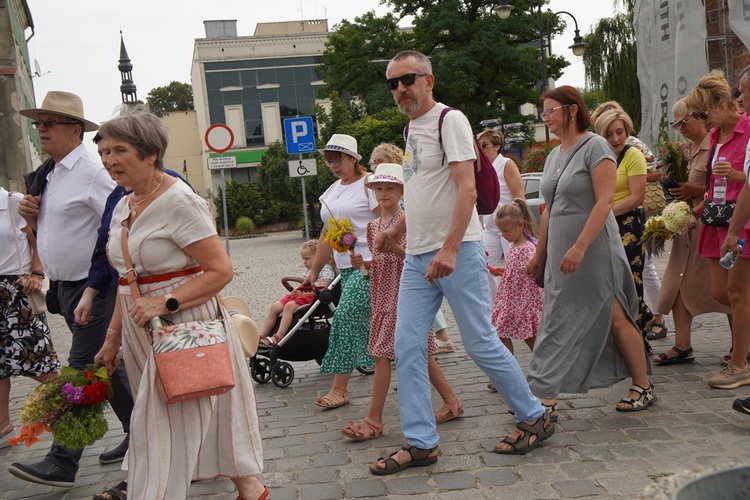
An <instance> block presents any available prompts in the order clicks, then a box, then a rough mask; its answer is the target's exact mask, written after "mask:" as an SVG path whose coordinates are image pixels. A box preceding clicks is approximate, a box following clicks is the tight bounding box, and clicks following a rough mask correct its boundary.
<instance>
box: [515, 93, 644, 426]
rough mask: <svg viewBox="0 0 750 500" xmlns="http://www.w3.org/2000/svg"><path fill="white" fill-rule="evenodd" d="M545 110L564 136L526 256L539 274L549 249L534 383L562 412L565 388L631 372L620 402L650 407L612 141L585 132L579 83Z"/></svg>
mask: <svg viewBox="0 0 750 500" xmlns="http://www.w3.org/2000/svg"><path fill="white" fill-rule="evenodd" d="M542 116H543V117H544V121H545V123H546V124H547V126H548V127H549V129H550V132H552V133H553V134H555V135H557V136H558V137H559V138H560V139H561V141H562V144H561V145H560V146H558V147H557V148H555V149H554V150H553V151H552V153H550V155H549V157H548V158H547V160H546V162H545V164H544V175H543V177H542V194H543V195H544V199H545V200H547V210H546V211H545V212H544V214H543V215H542V221H541V233H540V238H539V242H538V246H537V250H536V254H535V255H534V257H532V259H531V260H530V261H529V262H528V263H527V264H526V272H527V273H528V274H530V275H535V274H536V272H537V270H538V269H539V268H540V265H541V262H542V261H543V259H544V257H545V256H546V258H547V265H546V270H545V273H544V309H543V313H542V321H541V324H540V325H539V333H538V335H537V341H536V345H535V347H534V353H533V356H532V358H531V364H530V365H529V386H530V387H531V390H532V392H533V393H534V394H535V395H536V396H538V397H539V398H540V399H541V401H542V403H543V404H544V405H545V406H546V407H547V408H549V409H550V411H551V416H552V417H553V418H556V417H557V396H558V394H560V393H561V392H565V393H580V392H586V391H587V390H588V389H590V388H596V387H607V386H610V385H612V384H614V383H615V382H617V381H619V380H622V379H624V378H627V377H628V376H630V377H631V379H632V386H631V387H630V392H629V393H628V395H627V397H625V398H623V399H622V400H621V401H620V402H619V403H618V404H617V406H616V409H617V410H618V411H640V410H644V409H646V408H648V407H649V406H650V405H651V404H652V403H653V402H654V401H656V396H655V395H654V386H653V384H651V382H650V380H649V377H648V369H649V364H648V359H647V358H646V352H645V350H644V347H643V342H642V340H641V335H640V331H639V330H638V327H637V326H636V323H635V318H636V316H637V314H638V296H637V295H636V291H635V284H634V282H633V275H632V274H631V273H630V266H629V265H628V261H627V258H626V257H625V250H624V249H623V246H622V241H621V240H620V233H619V231H618V229H617V222H615V216H614V214H613V213H612V206H613V205H614V196H615V177H616V172H617V167H616V165H615V159H614V157H613V154H612V148H611V147H610V146H609V144H608V143H607V142H606V141H605V140H604V138H602V137H599V136H597V135H595V134H591V133H588V132H587V129H588V128H589V126H590V124H591V123H590V118H589V113H588V110H587V109H586V105H585V104H584V103H583V99H582V98H581V95H580V94H579V93H578V91H577V90H576V89H575V88H573V87H570V86H567V85H565V86H562V87H558V88H556V89H552V90H550V91H548V92H546V93H545V94H544V113H543V114H542ZM568 163H569V164H568ZM558 180H559V182H558ZM553 198H554V199H553ZM610 332H611V335H610Z"/></svg>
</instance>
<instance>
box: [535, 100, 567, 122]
mask: <svg viewBox="0 0 750 500" xmlns="http://www.w3.org/2000/svg"><path fill="white" fill-rule="evenodd" d="M566 106H567V104H561V105H559V106H555V107H554V108H549V109H547V110H544V111H542V112H541V113H539V117H540V118H541V119H542V120H549V119H550V118H551V117H552V114H553V113H554V112H555V111H557V110H558V109H560V108H564V107H566Z"/></svg>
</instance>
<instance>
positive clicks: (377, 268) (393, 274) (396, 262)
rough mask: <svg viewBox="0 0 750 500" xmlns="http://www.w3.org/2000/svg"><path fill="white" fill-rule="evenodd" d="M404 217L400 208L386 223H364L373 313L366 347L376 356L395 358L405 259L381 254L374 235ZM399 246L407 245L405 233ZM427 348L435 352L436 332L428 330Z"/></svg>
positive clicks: (376, 221)
mask: <svg viewBox="0 0 750 500" xmlns="http://www.w3.org/2000/svg"><path fill="white" fill-rule="evenodd" d="M403 217H404V212H403V210H401V211H399V213H398V214H396V216H395V217H394V218H393V219H392V220H390V221H388V222H386V223H381V222H380V220H379V219H374V220H371V221H370V222H368V223H367V244H368V245H369V247H370V252H372V264H371V265H370V296H371V300H372V312H371V314H370V341H369V342H368V344H367V349H368V351H369V352H370V355H372V356H375V357H377V358H387V359H394V358H395V357H396V355H395V353H394V344H395V342H396V309H397V307H398V287H399V282H400V281H401V270H402V269H403V268H404V261H402V260H401V259H400V258H398V257H397V256H395V255H393V254H392V253H383V252H380V251H378V250H377V249H376V248H375V236H376V235H377V234H378V233H379V232H380V231H383V230H385V229H387V228H389V227H391V226H392V225H393V224H394V223H395V222H397V221H398V220H400V219H402V218H403ZM399 246H401V247H402V248H403V247H406V233H404V236H403V237H402V238H401V241H399ZM427 351H428V352H429V353H430V354H432V353H434V352H436V351H437V344H436V343H435V334H434V332H433V331H432V330H430V334H429V337H428V340H427Z"/></svg>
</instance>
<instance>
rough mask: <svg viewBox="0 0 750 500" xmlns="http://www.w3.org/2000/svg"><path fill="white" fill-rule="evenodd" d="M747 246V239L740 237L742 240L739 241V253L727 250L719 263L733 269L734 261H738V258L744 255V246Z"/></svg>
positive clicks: (725, 267)
mask: <svg viewBox="0 0 750 500" xmlns="http://www.w3.org/2000/svg"><path fill="white" fill-rule="evenodd" d="M743 246H745V240H743V239H742V238H740V240H739V241H738V242H737V248H738V250H737V253H732V251H731V250H727V253H725V254H724V257H722V258H721V259H719V264H721V267H723V268H724V269H732V268H733V267H734V263H735V262H737V259H739V258H740V255H742V247H743Z"/></svg>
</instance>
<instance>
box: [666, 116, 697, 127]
mask: <svg viewBox="0 0 750 500" xmlns="http://www.w3.org/2000/svg"><path fill="white" fill-rule="evenodd" d="M688 116H692V113H688V114H687V115H685V116H684V117H683V118H682V119H680V120H674V121H671V122H669V126H670V127H672V128H673V129H675V130H680V129H681V128H682V127H684V126H685V125H687V124H688V123H690V122H691V121H693V120H695V118H694V117H693V118H688Z"/></svg>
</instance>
